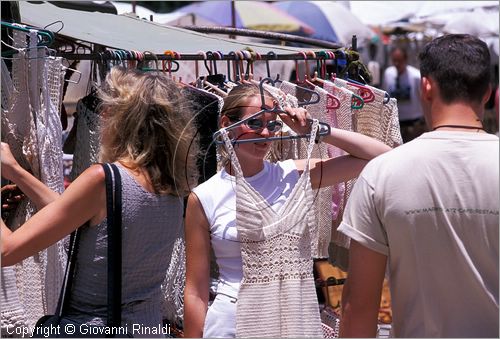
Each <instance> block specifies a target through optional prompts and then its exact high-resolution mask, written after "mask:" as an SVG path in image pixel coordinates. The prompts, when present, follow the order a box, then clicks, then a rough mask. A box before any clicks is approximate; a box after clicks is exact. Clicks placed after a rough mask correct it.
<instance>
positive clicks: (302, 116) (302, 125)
mask: <svg viewBox="0 0 500 339" xmlns="http://www.w3.org/2000/svg"><path fill="white" fill-rule="evenodd" d="M285 111H286V113H280V114H279V116H280V118H281V120H283V122H284V123H285V124H287V126H288V127H290V128H291V129H292V130H293V131H294V132H295V133H297V134H309V133H310V132H311V126H310V124H309V123H308V121H307V119H308V118H310V116H309V113H307V110H306V109H305V108H291V107H287V108H285Z"/></svg>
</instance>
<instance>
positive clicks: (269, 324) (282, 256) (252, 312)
mask: <svg viewBox="0 0 500 339" xmlns="http://www.w3.org/2000/svg"><path fill="white" fill-rule="evenodd" d="M317 129H318V121H317V120H315V122H314V123H313V131H312V132H311V134H312V136H311V138H310V142H309V150H308V155H309V156H310V154H311V151H312V147H313V145H314V139H315V134H316V133H317ZM222 136H223V138H224V142H225V145H226V147H227V150H228V152H229V154H230V156H231V160H232V165H233V168H234V169H235V177H236V227H237V229H238V235H239V237H240V241H241V255H242V260H243V279H242V282H241V286H240V290H239V293H238V303H237V312H236V336H237V337H256V336H259V337H262V336H265V337H321V336H322V332H321V320H320V315H319V307H318V300H317V296H316V289H315V285H314V277H313V261H312V256H311V250H312V248H311V238H313V237H314V236H315V234H317V229H316V225H315V222H314V204H313V199H314V195H313V191H312V188H311V182H310V177H309V163H308V164H307V165H306V168H305V170H304V172H303V173H302V175H301V177H300V178H299V180H298V181H297V183H296V184H295V187H294V188H293V190H292V192H291V194H290V196H289V197H288V199H287V200H286V202H285V204H284V205H283V206H281V208H280V209H279V210H278V211H275V210H273V209H272V207H271V206H270V205H269V203H268V202H267V201H266V200H265V199H264V198H263V197H262V196H261V195H260V194H259V193H258V192H257V191H256V190H255V189H254V188H253V187H252V186H251V185H250V184H249V183H248V182H247V181H246V180H245V178H244V177H243V173H242V170H241V167H240V165H239V162H238V159H237V157H236V154H235V152H234V149H233V147H232V145H231V142H230V140H229V137H228V135H227V131H226V130H222Z"/></svg>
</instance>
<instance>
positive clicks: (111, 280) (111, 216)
mask: <svg viewBox="0 0 500 339" xmlns="http://www.w3.org/2000/svg"><path fill="white" fill-rule="evenodd" d="M103 168H104V173H105V177H106V208H107V218H108V220H107V221H108V222H107V224H108V317H107V325H108V327H118V326H121V304H122V303H121V297H122V296H121V293H122V279H121V278H122V233H121V231H122V188H121V176H120V172H119V170H118V168H117V167H116V165H114V164H103ZM110 168H111V170H112V171H113V173H111V170H110ZM113 179H114V180H113ZM113 182H114V190H113Z"/></svg>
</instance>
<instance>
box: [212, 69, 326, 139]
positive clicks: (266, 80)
mask: <svg viewBox="0 0 500 339" xmlns="http://www.w3.org/2000/svg"><path fill="white" fill-rule="evenodd" d="M265 83H270V84H272V85H273V86H274V81H273V79H271V78H264V79H262V80H261V81H260V83H259V90H260V98H261V110H260V111H258V112H256V113H254V114H252V115H250V116H248V117H246V118H245V119H241V120H239V121H237V122H235V123H233V124H231V125H230V126H228V127H224V128H221V129H220V130H219V131H217V132H215V133H214V136H213V139H214V141H215V143H217V144H223V143H224V141H223V140H221V136H222V133H221V130H231V129H233V128H235V127H238V126H240V125H242V124H245V123H246V122H247V121H249V120H251V119H254V118H256V117H258V116H259V115H262V114H264V113H276V114H280V113H285V114H288V113H287V112H286V111H284V110H283V109H281V108H280V107H279V106H277V105H275V106H274V107H273V108H268V107H267V106H266V105H265V95H264V86H263V85H264V84H265ZM314 93H316V92H314ZM316 94H317V93H316ZM307 121H308V123H309V124H312V122H313V119H307ZM330 132H331V127H330V125H328V124H327V123H324V122H319V130H318V133H317V137H316V142H319V138H320V137H321V136H325V135H330ZM309 137H311V133H307V134H297V135H280V136H274V137H269V138H252V139H243V140H239V139H236V140H231V142H232V143H233V144H243V143H249V142H263V141H274V140H290V139H303V138H309Z"/></svg>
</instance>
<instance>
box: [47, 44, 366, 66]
mask: <svg viewBox="0 0 500 339" xmlns="http://www.w3.org/2000/svg"><path fill="white" fill-rule="evenodd" d="M107 48H111V49H112V47H107ZM111 49H109V50H107V51H106V52H100V53H93V52H90V53H66V52H58V53H56V56H60V57H63V58H66V59H69V60H138V58H137V55H136V53H137V51H135V52H134V51H125V50H120V49H113V50H111ZM340 49H341V48H339V49H337V50H331V51H329V52H332V53H334V54H335V56H334V57H333V56H330V55H329V54H328V53H327V51H319V52H316V53H315V55H311V54H310V53H306V54H307V56H305V57H304V54H302V53H289V54H276V53H274V52H269V53H267V54H259V53H256V52H253V51H252V50H251V49H247V50H240V51H232V52H229V53H226V54H224V53H220V52H217V51H214V52H211V51H207V52H198V53H196V54H194V53H177V52H175V51H165V52H164V53H163V54H152V53H144V55H143V58H141V60H177V61H180V60H186V61H196V60H202V61H203V60H215V61H218V60H250V61H255V60H329V59H331V60H333V59H344V60H347V61H348V62H349V61H355V60H358V59H359V54H358V52H356V51H350V50H349V51H347V50H344V51H340Z"/></svg>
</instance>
